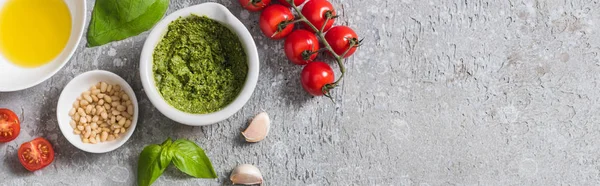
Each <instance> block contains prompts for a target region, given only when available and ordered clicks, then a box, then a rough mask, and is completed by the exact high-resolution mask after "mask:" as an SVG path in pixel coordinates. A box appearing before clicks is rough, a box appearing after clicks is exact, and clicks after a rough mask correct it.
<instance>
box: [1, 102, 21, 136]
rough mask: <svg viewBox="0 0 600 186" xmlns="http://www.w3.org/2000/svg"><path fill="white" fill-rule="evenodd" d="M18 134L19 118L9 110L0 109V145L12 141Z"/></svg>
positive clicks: (19, 130) (19, 127)
mask: <svg viewBox="0 0 600 186" xmlns="http://www.w3.org/2000/svg"><path fill="white" fill-rule="evenodd" d="M19 132H21V124H20V123H19V117H17V115H16V114H15V113H14V112H13V111H11V110H8V109H4V108H0V143H2V142H9V141H12V140H14V139H15V138H17V136H19Z"/></svg>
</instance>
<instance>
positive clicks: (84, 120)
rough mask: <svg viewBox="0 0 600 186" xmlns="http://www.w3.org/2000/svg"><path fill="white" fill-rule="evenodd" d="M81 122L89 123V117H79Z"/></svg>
mask: <svg viewBox="0 0 600 186" xmlns="http://www.w3.org/2000/svg"><path fill="white" fill-rule="evenodd" d="M79 123H87V119H85V117H81V118H79Z"/></svg>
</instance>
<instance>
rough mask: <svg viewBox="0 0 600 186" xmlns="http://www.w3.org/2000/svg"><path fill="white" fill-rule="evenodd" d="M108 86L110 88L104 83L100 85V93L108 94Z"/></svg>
mask: <svg viewBox="0 0 600 186" xmlns="http://www.w3.org/2000/svg"><path fill="white" fill-rule="evenodd" d="M107 86H108V85H107V84H106V83H104V82H101V83H100V91H101V92H103V93H104V92H106V88H107Z"/></svg>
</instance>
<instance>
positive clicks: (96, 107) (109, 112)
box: [69, 82, 134, 144]
mask: <svg viewBox="0 0 600 186" xmlns="http://www.w3.org/2000/svg"><path fill="white" fill-rule="evenodd" d="M133 109H134V108H133V104H132V102H131V100H130V99H129V95H127V93H125V91H123V90H121V87H120V86H119V85H111V84H107V83H105V82H100V83H98V84H96V85H94V86H92V87H91V88H90V89H89V90H88V91H85V92H83V93H82V94H81V96H79V97H78V98H77V100H76V101H75V103H73V108H71V110H70V111H69V116H71V121H70V122H69V124H70V125H71V127H73V133H75V134H77V135H79V136H80V137H81V140H82V141H83V143H91V144H96V143H100V142H105V141H112V140H115V139H117V138H119V137H120V136H121V135H123V134H125V132H126V131H127V129H129V127H130V126H131V121H132V120H133V113H134V112H133V111H134V110H133Z"/></svg>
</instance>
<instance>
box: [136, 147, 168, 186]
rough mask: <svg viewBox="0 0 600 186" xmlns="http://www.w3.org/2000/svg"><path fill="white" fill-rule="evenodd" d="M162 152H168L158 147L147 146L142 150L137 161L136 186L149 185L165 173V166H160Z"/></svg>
mask: <svg viewBox="0 0 600 186" xmlns="http://www.w3.org/2000/svg"><path fill="white" fill-rule="evenodd" d="M162 151H169V150H168V149H163V148H162V147H161V146H160V145H149V146H146V147H145V148H144V150H143V151H142V153H141V154H140V159H139V160H138V185H140V186H147V185H151V184H152V183H153V182H154V181H156V179H157V178H158V177H160V175H161V174H162V173H163V172H164V171H165V168H166V166H165V167H161V166H160V165H161V162H160V161H161V159H160V156H161V152H162ZM167 165H168V164H167Z"/></svg>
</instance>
